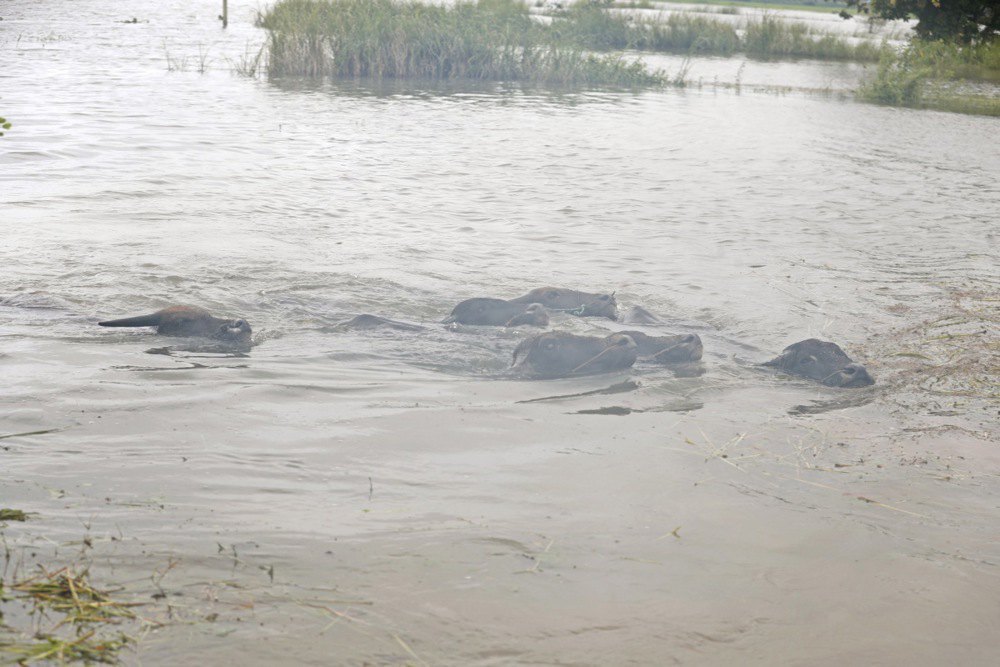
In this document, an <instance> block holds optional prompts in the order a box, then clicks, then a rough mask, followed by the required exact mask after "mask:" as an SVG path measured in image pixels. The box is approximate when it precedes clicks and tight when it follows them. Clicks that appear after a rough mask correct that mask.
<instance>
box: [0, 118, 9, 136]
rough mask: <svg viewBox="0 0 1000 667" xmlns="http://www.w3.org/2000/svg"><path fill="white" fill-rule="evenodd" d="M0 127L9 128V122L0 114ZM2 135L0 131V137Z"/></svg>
mask: <svg viewBox="0 0 1000 667" xmlns="http://www.w3.org/2000/svg"><path fill="white" fill-rule="evenodd" d="M0 129H4V130H9V129H10V123H8V122H7V119H6V118H4V117H2V116H0ZM2 136H3V132H0V137H2Z"/></svg>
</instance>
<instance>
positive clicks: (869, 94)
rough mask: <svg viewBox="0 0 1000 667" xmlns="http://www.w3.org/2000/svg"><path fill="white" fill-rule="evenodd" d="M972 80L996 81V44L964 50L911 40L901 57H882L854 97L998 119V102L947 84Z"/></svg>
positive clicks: (999, 64)
mask: <svg viewBox="0 0 1000 667" xmlns="http://www.w3.org/2000/svg"><path fill="white" fill-rule="evenodd" d="M992 58H998V60H997V61H996V62H994V61H993V60H991V59H992ZM970 78H971V79H974V80H987V81H991V80H992V81H997V80H1000V44H980V45H975V46H967V47H962V46H959V45H955V44H945V43H942V42H925V41H922V40H915V41H914V42H912V43H911V44H910V46H909V47H907V48H906V49H905V50H903V51H902V52H900V53H894V52H889V51H887V52H886V53H884V54H883V56H882V58H881V60H879V64H878V67H877V68H876V69H875V71H874V73H873V74H871V75H870V76H869V77H868V78H867V79H865V81H863V82H862V84H861V87H860V88H859V89H858V91H857V92H858V97H859V98H860V99H862V100H864V101H866V102H872V103H875V104H885V105H890V106H902V107H913V108H922V109H938V110H941V111H954V112H957V113H968V114H980V115H988V116H1000V97H997V96H996V95H992V96H991V95H988V94H985V95H984V94H969V93H967V92H961V90H956V89H955V87H954V86H953V85H952V84H951V83H950V82H951V81H953V80H962V79H970Z"/></svg>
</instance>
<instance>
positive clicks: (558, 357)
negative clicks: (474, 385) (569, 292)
mask: <svg viewBox="0 0 1000 667" xmlns="http://www.w3.org/2000/svg"><path fill="white" fill-rule="evenodd" d="M635 360H636V344H635V341H634V340H632V338H631V337H629V336H626V335H624V334H612V335H610V336H607V337H605V338H596V337H592V336H577V335H576V334H571V333H567V332H564V331H549V332H547V333H543V334H538V335H535V336H532V337H531V338H528V339H527V340H524V341H522V342H521V344H520V345H518V346H517V349H515V350H514V362H513V367H514V368H516V369H518V370H519V371H522V372H525V373H526V374H528V375H530V376H533V377H537V378H557V377H571V376H576V375H595V374H598V373H609V372H611V371H618V370H622V369H625V368H629V367H630V366H631V365H632V364H634V363H635Z"/></svg>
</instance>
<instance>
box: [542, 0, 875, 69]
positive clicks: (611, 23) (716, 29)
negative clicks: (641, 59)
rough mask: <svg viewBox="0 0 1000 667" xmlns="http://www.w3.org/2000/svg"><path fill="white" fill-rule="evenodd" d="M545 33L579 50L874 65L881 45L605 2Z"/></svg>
mask: <svg viewBox="0 0 1000 667" xmlns="http://www.w3.org/2000/svg"><path fill="white" fill-rule="evenodd" d="M550 30H551V31H552V32H554V33H555V34H557V35H558V36H559V37H560V38H561V39H564V40H569V41H570V42H571V43H574V44H576V45H577V46H579V47H580V48H586V49H594V50H610V49H636V50H640V51H666V52H674V53H706V54H716V55H731V54H733V53H736V52H745V53H747V54H748V55H751V56H755V57H759V58H776V57H799V58H801V57H808V58H823V59H838V60H861V61H875V60H878V58H879V53H880V52H881V48H882V47H881V46H880V45H877V44H874V43H872V42H870V41H860V42H857V43H852V42H850V41H848V40H845V39H843V38H841V37H837V36H835V35H830V34H826V33H817V32H815V31H814V30H811V29H810V28H809V27H808V26H806V25H804V24H801V23H794V22H789V21H784V20H782V19H780V18H779V17H777V16H776V15H773V14H764V15H763V16H762V17H761V18H760V19H750V20H748V21H747V22H746V24H745V28H744V30H743V34H742V35H741V34H740V32H739V31H737V29H736V27H735V26H734V25H733V24H732V23H730V22H728V21H720V20H718V19H713V18H709V17H704V16H697V15H692V14H686V13H679V12H678V13H672V14H668V15H666V16H665V17H663V16H661V17H656V18H652V17H638V16H636V15H633V14H628V13H622V12H615V11H608V9H607V8H606V7H605V3H603V2H599V1H595V0H581V1H580V2H578V3H576V4H574V5H572V6H571V7H570V8H569V9H567V10H566V11H564V12H562V13H560V14H559V15H558V19H557V20H556V21H555V22H553V24H552V26H551V27H550Z"/></svg>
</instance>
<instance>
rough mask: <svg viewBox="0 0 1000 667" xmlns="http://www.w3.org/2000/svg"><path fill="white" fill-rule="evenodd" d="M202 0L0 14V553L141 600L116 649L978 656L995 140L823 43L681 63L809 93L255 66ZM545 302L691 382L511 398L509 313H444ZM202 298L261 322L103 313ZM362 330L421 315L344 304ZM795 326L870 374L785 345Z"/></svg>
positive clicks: (420, 659) (244, 659) (992, 325)
mask: <svg viewBox="0 0 1000 667" xmlns="http://www.w3.org/2000/svg"><path fill="white" fill-rule="evenodd" d="M218 4H219V3H217V2H201V1H199V2H193V3H192V2H180V0H170V1H169V2H150V1H148V0H143V1H141V2H135V3H131V4H129V5H128V6H125V5H122V4H120V3H106V2H98V1H97V0H87V1H82V2H77V3H73V4H72V12H70V11H69V9H68V6H63V5H62V4H61V3H37V2H31V1H28V0H13V1H9V2H6V3H4V4H3V5H2V6H0V17H2V19H3V20H2V21H0V115H3V116H4V117H6V118H8V120H10V121H11V122H13V123H14V126H13V127H12V129H11V130H10V131H8V132H7V134H6V136H4V137H2V138H0V226H2V230H3V237H2V240H0V263H2V266H3V267H4V268H3V270H2V271H0V379H2V383H0V508H17V509H20V510H24V511H25V512H28V513H29V520H28V521H26V522H23V523H22V522H9V523H7V524H6V525H3V524H0V532H2V535H3V541H4V542H5V545H6V548H5V554H6V555H5V565H4V572H5V576H13V575H14V574H15V573H31V572H33V571H35V568H36V566H37V565H38V564H42V565H44V566H45V567H46V568H48V569H53V568H56V567H61V566H62V565H65V564H67V563H70V562H85V563H88V564H89V565H90V570H91V577H92V578H93V579H94V580H95V582H98V583H101V584H104V585H107V586H115V585H119V586H123V587H124V591H123V593H121V594H119V595H122V594H123V595H125V596H126V597H127V598H128V599H130V600H134V601H139V602H143V603H145V606H143V607H141V608H139V609H140V612H139V613H140V614H141V615H142V617H143V618H145V619H146V620H147V621H148V622H149V623H147V624H146V625H145V626H143V627H139V628H137V627H135V626H134V625H133V627H131V628H129V631H130V632H132V633H133V634H134V635H135V636H137V637H139V638H140V640H139V641H138V642H137V643H136V644H134V645H133V648H132V649H131V652H126V653H124V654H123V659H124V661H125V662H126V663H129V664H132V663H135V664H138V663H141V664H144V665H168V664H169V665H173V664H192V663H196V662H197V663H208V662H217V663H221V664H235V663H240V664H244V665H269V664H275V663H276V662H278V661H283V662H287V663H297V664H316V665H328V664H345V665H365V664H373V665H383V664H400V665H402V664H412V665H541V664H546V665H555V664H559V665H625V664H635V665H663V664H698V665H703V664H719V665H722V664H760V665H774V664H809V665H843V664H912V665H938V664H941V663H943V662H946V661H947V662H952V663H955V664H987V663H989V662H991V661H992V660H993V659H994V656H995V654H996V652H997V650H998V649H1000V640H998V638H997V633H996V626H997V618H1000V602H998V600H1000V543H998V541H997V531H998V527H1000V526H998V519H997V510H998V507H1000V475H998V472H1000V467H998V466H1000V449H998V445H1000V434H998V429H997V426H996V424H997V416H998V414H1000V405H998V395H997V378H998V376H1000V369H998V365H1000V364H998V355H1000V349H998V348H1000V343H998V331H997V321H998V319H1000V316H998V301H997V299H998V285H1000V276H998V272H997V266H1000V251H998V248H1000V243H998V228H997V211H998V210H1000V189H998V185H997V174H1000V147H998V145H997V143H996V140H995V138H996V137H997V136H998V131H1000V121H998V120H996V119H989V118H981V117H966V116H957V115H949V114H943V113H936V112H929V111H912V110H899V109H890V108H881V107H875V106H868V105H862V104H858V103H855V102H852V101H849V100H847V99H841V98H839V97H837V96H836V95H829V94H827V95H809V94H806V93H804V92H801V91H803V90H806V89H834V90H835V91H836V90H847V89H849V88H851V87H852V86H853V82H855V81H856V80H857V77H858V76H859V74H860V68H859V67H858V66H856V65H851V64H842V63H836V64H830V63H813V62H807V61H800V62H796V63H788V62H784V63H778V62H771V63H762V62H755V61H744V60H743V59H730V60H725V59H703V60H697V61H695V62H694V63H693V65H692V76H693V77H694V78H696V79H697V78H699V77H700V78H702V79H703V80H704V81H705V82H706V83H707V82H708V81H711V80H713V79H714V78H718V79H719V80H722V81H728V82H734V81H736V80H741V81H742V82H743V83H744V84H747V83H748V82H752V83H759V84H761V86H762V87H765V88H766V87H776V86H790V87H793V88H795V89H796V90H799V91H800V92H795V91H794V90H793V91H791V92H787V91H786V92H784V93H782V94H764V93H759V92H753V91H749V90H748V89H743V90H740V89H734V88H731V87H730V88H724V87H720V86H709V85H704V86H702V87H700V88H699V87H690V88H687V89H683V90H666V91H648V92H640V93H622V92H608V91H604V92H600V91H590V92H552V91H544V90H530V89H529V90H526V89H523V88H519V87H510V86H500V85H479V86H460V85H450V86H446V87H442V86H430V85H422V84H420V83H419V82H409V83H405V84H395V85H384V86H375V85H373V84H370V83H366V82H359V83H350V84H332V83H329V82H322V83H319V82H310V81H298V80H285V81H274V82H268V81H266V80H260V79H254V78H246V77H241V76H237V75H235V74H234V73H233V72H232V71H231V70H232V69H233V68H234V67H235V66H237V65H238V64H239V63H240V62H241V61H242V60H243V59H244V58H246V57H247V55H248V54H250V55H252V54H254V53H256V50H257V48H258V47H259V45H260V44H261V43H262V41H263V35H262V34H261V33H260V32H259V31H258V30H257V29H256V28H254V26H253V16H252V12H251V11H250V10H249V9H248V8H247V7H245V6H239V5H241V4H242V3H230V5H231V11H232V12H233V15H232V17H231V23H230V26H229V28H228V30H227V31H225V32H223V31H222V30H221V27H220V25H219V22H218V21H217V20H216V18H215V16H216V14H217V13H218ZM132 18H136V19H138V21H139V22H138V23H124V21H125V20H131V19H132ZM657 58H661V59H663V62H664V63H666V64H667V66H669V65H670V64H671V63H672V62H674V61H672V60H670V58H668V57H663V56H651V57H649V58H648V60H649V62H656V61H657ZM744 63H745V64H744ZM657 64H658V66H659V63H657ZM737 77H740V78H739V79H737ZM542 285H564V286H568V287H576V288H579V289H585V290H591V291H615V293H616V297H617V299H618V301H619V304H620V305H621V306H622V310H626V309H627V308H628V307H630V306H633V305H641V306H643V307H645V308H646V309H648V310H650V311H652V312H653V313H655V314H656V315H658V316H659V317H660V318H661V319H663V320H664V322H665V324H664V325H663V326H662V327H661V328H662V330H663V331H669V332H694V333H697V334H699V335H700V336H701V338H702V340H703V342H704V346H705V355H704V359H703V362H702V364H701V367H700V368H699V369H698V372H695V373H679V374H678V373H675V372H673V371H671V370H670V369H669V368H665V367H655V366H650V365H637V366H635V367H634V368H632V369H631V370H630V371H628V372H623V373H618V374H611V375H599V376H592V377H587V378H576V379H566V380H547V381H524V380H519V379H516V378H513V377H511V376H510V375H509V373H508V366H509V364H510V359H511V353H512V351H513V349H514V348H515V346H516V345H517V344H518V342H519V341H520V340H521V339H523V338H524V336H525V335H526V333H525V332H524V331H504V330H500V329H494V328H484V329H482V330H474V331H469V330H451V329H447V328H445V327H444V326H443V325H439V324H437V323H438V322H440V320H441V319H443V318H444V317H445V316H446V315H448V313H449V312H450V310H451V308H452V306H454V304H455V303H457V302H458V301H460V300H462V299H465V298H469V297H475V296H498V297H505V298H508V297H515V296H519V295H521V294H524V293H525V292H527V291H528V290H529V289H532V288H534V287H538V286H542ZM174 303H185V304H194V305H199V306H203V307H206V308H208V309H210V310H211V311H213V312H216V313H218V314H220V315H227V316H241V317H245V318H246V319H247V320H249V322H250V323H252V325H253V328H254V332H255V341H256V343H257V344H256V345H255V346H254V347H253V348H252V349H251V350H250V351H249V352H247V353H245V354H227V353H221V352H212V351H205V350H201V349H198V348H196V347H190V346H186V345H185V344H184V343H183V341H178V340H176V339H170V338H163V337H157V336H155V335H153V334H152V332H150V331H148V330H141V329H139V330H128V329H110V330H109V329H102V328H101V327H98V326H97V322H98V321H101V320H106V319H111V318H116V317H126V316H131V315H138V314H141V313H146V312H151V311H153V310H156V309H158V308H161V307H164V306H166V305H169V304H174ZM366 312H367V313H375V314H378V315H382V316H387V317H393V318H397V319H402V320H407V321H411V322H420V323H424V324H426V325H427V326H428V329H427V330H426V331H423V332H398V331H385V332H351V331H343V330H341V329H340V328H338V326H337V325H338V323H340V322H342V321H344V320H347V319H349V318H350V317H353V316H354V315H356V314H359V313H366ZM552 328H554V329H562V330H568V331H572V332H575V333H590V334H595V335H596V334H600V335H604V334H605V333H607V332H609V331H616V330H622V329H625V328H629V327H626V325H623V324H618V323H615V322H611V321H609V320H596V319H582V318H574V317H572V316H570V315H567V314H556V315H554V316H553V323H552ZM649 330H650V332H654V331H656V330H657V328H656V327H654V328H650V329H649ZM810 337H817V338H822V339H824V340H832V341H835V342H837V343H839V344H840V345H841V346H842V347H844V349H845V350H846V351H847V352H848V353H849V354H850V355H851V356H852V357H854V358H855V359H856V360H858V361H862V362H864V363H865V364H866V366H867V367H868V369H869V370H870V371H871V372H872V373H873V375H874V376H875V378H876V380H877V384H876V385H875V386H874V387H871V388H865V389H855V390H837V389H830V388H826V387H823V386H820V385H818V384H815V383H811V382H809V381H807V380H801V379H795V378H790V377H787V376H781V375H778V374H775V373H773V372H769V371H767V370H764V369H761V368H759V367H758V366H757V364H758V363H759V362H763V361H765V360H767V359H770V358H772V357H773V356H775V355H776V354H777V353H778V352H780V351H781V349H782V348H784V347H785V346H786V345H788V344H790V343H793V342H795V341H798V340H801V339H804V338H810ZM4 610H5V611H6V612H7V614H6V615H5V617H4V618H5V621H6V622H8V623H12V621H13V620H18V618H17V614H16V612H13V611H11V610H9V609H8V608H7V607H5V608H4Z"/></svg>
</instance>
